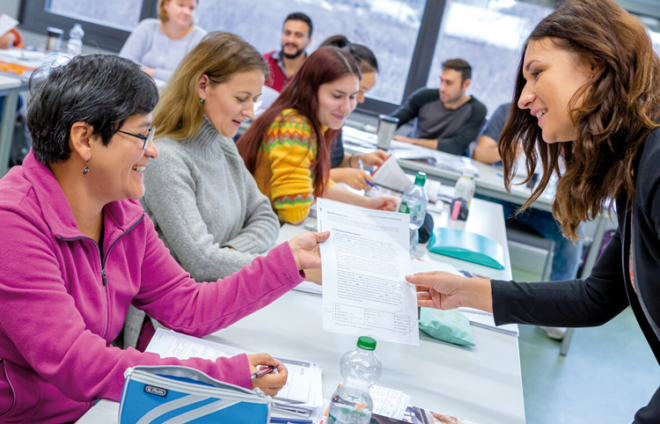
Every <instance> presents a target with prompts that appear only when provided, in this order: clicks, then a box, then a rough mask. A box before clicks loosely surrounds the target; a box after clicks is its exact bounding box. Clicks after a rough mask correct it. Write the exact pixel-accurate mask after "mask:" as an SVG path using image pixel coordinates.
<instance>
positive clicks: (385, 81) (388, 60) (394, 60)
mask: <svg viewBox="0 0 660 424" xmlns="http://www.w3.org/2000/svg"><path fill="white" fill-rule="evenodd" d="M425 4H426V0H296V1H291V0H204V1H201V2H200V3H199V10H198V12H199V13H198V19H199V22H198V25H199V26H201V27H202V28H204V29H205V30H207V31H213V30H222V31H230V32H234V33H236V34H238V35H240V36H241V37H243V38H244V39H245V40H247V41H248V42H250V43H251V44H252V45H253V46H254V47H255V48H256V49H257V50H259V51H260V52H262V53H267V52H270V51H273V50H279V49H280V48H281V46H280V40H281V32H282V23H283V21H284V19H285V18H286V16H287V15H288V14H289V13H292V12H298V11H299V12H303V13H306V14H307V15H309V16H310V18H311V19H312V22H313V24H314V32H313V34H312V44H311V46H310V48H309V49H308V53H311V52H312V51H313V50H314V49H316V48H317V47H318V45H319V44H321V43H322V42H323V41H324V40H325V39H326V38H328V37H330V36H332V35H336V34H343V35H345V36H347V37H348V39H349V40H351V41H352V42H354V43H359V44H364V45H365V46H367V47H369V48H370V49H372V50H373V51H374V53H375V54H376V57H377V58H378V62H379V65H380V68H381V69H380V75H379V77H380V79H379V82H378V84H376V86H375V87H374V89H373V90H372V91H371V92H370V93H369V97H371V98H375V99H379V100H383V101H386V102H390V103H396V104H399V103H401V100H402V97H403V92H404V89H405V85H406V81H407V77H408V70H409V69H410V66H411V59H412V56H413V51H414V48H415V43H416V41H417V34H418V32H419V29H420V25H421V20H422V15H423V12H424V7H425Z"/></svg>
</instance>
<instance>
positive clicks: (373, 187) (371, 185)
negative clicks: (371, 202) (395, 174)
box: [364, 180, 380, 191]
mask: <svg viewBox="0 0 660 424" xmlns="http://www.w3.org/2000/svg"><path fill="white" fill-rule="evenodd" d="M364 182H365V183H367V185H368V186H369V187H371V189H372V190H378V191H380V189H379V188H378V186H377V185H376V184H374V183H372V182H371V181H369V180H364ZM370 191H371V190H370Z"/></svg>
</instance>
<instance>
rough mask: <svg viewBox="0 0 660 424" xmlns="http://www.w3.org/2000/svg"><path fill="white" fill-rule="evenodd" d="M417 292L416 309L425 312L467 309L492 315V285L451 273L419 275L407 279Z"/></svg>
mask: <svg viewBox="0 0 660 424" xmlns="http://www.w3.org/2000/svg"><path fill="white" fill-rule="evenodd" d="M406 280H407V281H408V282H409V283H413V284H414V285H415V286H416V288H417V305H418V306H422V307H425V308H435V309H443V310H444V309H456V308H458V307H460V306H468V307H471V308H475V309H481V310H483V311H486V312H493V296H492V291H491V290H492V289H491V281H490V280H489V279H488V278H465V277H460V276H458V275H454V274H450V273H448V272H441V271H435V272H420V273H418V274H415V275H408V276H406Z"/></svg>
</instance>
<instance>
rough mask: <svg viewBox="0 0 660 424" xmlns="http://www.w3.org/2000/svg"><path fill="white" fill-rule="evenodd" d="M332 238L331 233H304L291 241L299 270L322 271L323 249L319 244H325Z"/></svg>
mask: <svg viewBox="0 0 660 424" xmlns="http://www.w3.org/2000/svg"><path fill="white" fill-rule="evenodd" d="M328 237H330V231H326V232H323V233H311V232H307V233H302V234H300V235H298V236H296V237H294V238H292V239H291V240H290V241H289V247H290V248H291V253H293V257H294V258H295V259H296V265H298V269H299V270H302V269H320V268H321V249H320V248H319V243H323V242H324V241H326V240H327V239H328Z"/></svg>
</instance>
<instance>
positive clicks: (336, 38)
mask: <svg viewBox="0 0 660 424" xmlns="http://www.w3.org/2000/svg"><path fill="white" fill-rule="evenodd" d="M320 47H337V48H339V49H342V50H346V51H347V52H349V53H350V54H351V56H353V58H354V59H355V61H356V62H357V63H358V65H360V71H361V72H362V73H363V74H366V73H368V72H376V73H378V72H379V69H378V59H376V55H375V54H374V52H372V51H371V49H370V48H369V47H367V46H363V45H362V44H355V43H351V42H350V41H349V39H348V38H347V37H346V36H345V35H333V36H332V37H330V38H328V39H327V40H325V41H324V42H322V43H321V45H320V46H319V48H320Z"/></svg>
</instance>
